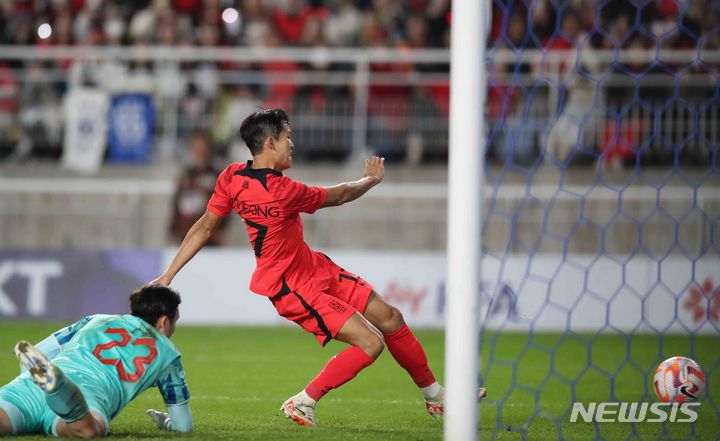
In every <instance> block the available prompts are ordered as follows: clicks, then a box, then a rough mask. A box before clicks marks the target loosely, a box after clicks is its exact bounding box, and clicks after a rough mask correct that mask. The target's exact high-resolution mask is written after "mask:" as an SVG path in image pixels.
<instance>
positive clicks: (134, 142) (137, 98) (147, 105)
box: [108, 94, 155, 162]
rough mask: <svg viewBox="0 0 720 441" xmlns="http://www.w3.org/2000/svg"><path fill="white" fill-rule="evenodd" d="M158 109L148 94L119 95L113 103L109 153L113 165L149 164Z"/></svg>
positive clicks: (114, 98) (111, 105) (109, 128)
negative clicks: (129, 163) (119, 163)
mask: <svg viewBox="0 0 720 441" xmlns="http://www.w3.org/2000/svg"><path fill="white" fill-rule="evenodd" d="M154 122H155V109H154V107H153V103H152V98H151V97H150V95H145V94H123V95H116V96H115V97H113V99H112V103H111V104H110V122H109V124H108V126H109V127H108V130H109V133H108V150H109V155H110V156H109V159H110V161H111V162H146V161H147V160H148V158H149V156H150V148H151V146H152V141H153V128H154Z"/></svg>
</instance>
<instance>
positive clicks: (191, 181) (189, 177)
mask: <svg viewBox="0 0 720 441" xmlns="http://www.w3.org/2000/svg"><path fill="white" fill-rule="evenodd" d="M189 150H190V156H191V160H192V163H191V165H190V166H188V167H186V168H185V169H184V170H183V172H182V175H181V176H180V179H179V181H178V185H177V189H176V191H175V197H174V198H173V214H172V223H171V225H170V234H171V236H172V238H173V240H174V241H175V242H178V243H179V242H181V241H182V239H183V238H184V237H185V234H187V232H188V231H189V230H190V227H192V226H193V224H195V222H197V220H198V219H200V216H202V215H203V213H204V212H205V209H206V206H207V201H208V200H209V199H210V196H211V195H212V193H213V190H214V189H215V181H216V180H217V177H218V175H219V174H220V170H219V169H217V168H215V167H214V166H213V163H212V161H213V158H212V144H211V142H210V137H209V136H208V135H207V134H206V133H204V132H196V133H193V134H192V135H191V136H190V140H189ZM225 225H226V223H225V222H223V224H222V226H221V227H220V230H219V231H218V232H217V233H215V235H213V237H212V238H210V241H209V242H208V245H210V246H219V245H222V244H223V243H224V241H225V237H224V234H223V230H224V229H225Z"/></svg>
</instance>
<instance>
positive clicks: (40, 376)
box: [13, 340, 57, 392]
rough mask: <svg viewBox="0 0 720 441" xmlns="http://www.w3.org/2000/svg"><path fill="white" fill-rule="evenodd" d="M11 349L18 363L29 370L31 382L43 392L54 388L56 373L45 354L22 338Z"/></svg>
mask: <svg viewBox="0 0 720 441" xmlns="http://www.w3.org/2000/svg"><path fill="white" fill-rule="evenodd" d="M13 351H14V352H15V356H16V357H17V358H18V360H20V363H22V365H23V366H25V368H27V370H28V372H30V376H31V377H32V381H33V383H35V384H36V385H38V387H40V389H42V390H44V391H45V392H52V391H53V390H54V389H55V386H57V374H56V373H55V368H54V367H53V365H52V364H50V360H48V359H47V357H45V354H43V353H42V352H40V351H38V349H37V348H36V347H35V346H33V345H32V344H30V343H28V342H26V341H24V340H23V341H19V342H17V344H16V345H15V348H14V349H13Z"/></svg>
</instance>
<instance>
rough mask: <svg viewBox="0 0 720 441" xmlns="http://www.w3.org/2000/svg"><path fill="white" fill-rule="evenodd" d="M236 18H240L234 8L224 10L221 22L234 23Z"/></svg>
mask: <svg viewBox="0 0 720 441" xmlns="http://www.w3.org/2000/svg"><path fill="white" fill-rule="evenodd" d="M238 18H240V14H239V13H238V10H237V9H235V8H225V10H224V11H223V12H222V20H223V21H224V22H225V23H235V22H236V21H238Z"/></svg>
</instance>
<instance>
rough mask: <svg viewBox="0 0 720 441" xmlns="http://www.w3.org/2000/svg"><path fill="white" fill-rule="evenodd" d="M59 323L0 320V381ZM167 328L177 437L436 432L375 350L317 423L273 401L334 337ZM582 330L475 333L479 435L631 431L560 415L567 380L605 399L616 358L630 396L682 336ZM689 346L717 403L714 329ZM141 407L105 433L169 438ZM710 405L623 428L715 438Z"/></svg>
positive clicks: (154, 400) (311, 367)
mask: <svg viewBox="0 0 720 441" xmlns="http://www.w3.org/2000/svg"><path fill="white" fill-rule="evenodd" d="M61 325H62V324H59V323H18V322H0V383H1V384H5V383H7V382H8V381H9V380H11V379H12V378H14V377H15V375H16V374H17V372H18V371H17V370H18V365H17V362H16V360H15V358H14V357H13V356H12V353H11V352H12V351H11V349H12V345H13V344H14V343H15V342H16V341H17V340H19V339H28V340H31V341H38V340H40V339H42V338H44V337H45V336H47V335H48V334H49V333H50V332H52V331H54V330H56V329H57V328H58V327H60V326H61ZM416 334H417V336H418V338H419V339H420V340H421V342H422V343H423V344H424V346H425V349H426V351H427V353H428V357H429V359H430V363H431V366H432V367H433V368H434V370H435V372H436V374H437V375H438V376H439V377H440V378H442V375H443V345H444V341H443V334H442V332H439V331H427V330H417V331H416ZM173 339H174V340H175V342H176V343H177V345H178V347H179V348H180V350H181V352H182V353H183V354H184V355H183V359H184V364H185V368H186V371H187V376H188V383H189V387H190V390H191V393H192V395H193V398H192V400H191V403H192V410H193V416H194V420H195V431H194V433H192V434H190V435H185V436H181V438H182V439H203V440H224V439H227V440H234V439H237V440H314V441H318V440H441V439H442V425H441V423H439V422H437V421H435V420H433V419H432V418H430V417H429V416H428V415H427V413H426V412H425V408H424V405H423V401H422V400H421V396H420V394H419V393H418V391H417V389H416V388H415V386H414V384H413V383H412V382H411V380H410V379H409V377H408V376H407V374H405V372H404V371H403V370H402V369H401V368H400V367H398V366H397V365H396V364H395V363H394V361H393V360H392V358H391V356H390V355H389V353H387V352H385V353H384V354H382V355H381V356H380V359H379V360H378V362H377V363H375V364H374V365H372V366H370V367H369V368H368V369H366V370H365V371H363V372H361V373H360V375H359V376H358V377H357V378H356V379H355V380H353V381H351V382H350V383H348V384H346V385H345V386H343V387H342V388H340V389H338V390H336V391H333V392H331V393H330V394H329V395H328V396H327V397H326V398H325V399H323V401H322V402H320V404H319V405H318V407H317V410H316V416H317V419H318V424H319V425H318V427H315V428H306V427H300V426H296V425H295V424H294V423H291V422H290V421H288V420H285V419H284V418H280V417H278V416H277V410H278V408H279V406H280V404H281V403H282V401H283V400H284V399H285V398H287V397H288V396H290V395H292V394H294V393H296V392H297V391H298V390H300V389H301V388H302V387H303V386H305V384H306V383H307V381H308V380H310V379H311V378H312V377H313V376H314V375H316V374H317V372H318V371H319V370H320V368H321V367H322V366H323V365H324V364H325V362H326V361H327V360H328V359H329V358H330V357H331V356H332V355H333V354H335V353H336V352H338V351H339V350H340V349H341V348H342V347H343V346H342V345H341V344H338V343H335V342H333V343H331V344H330V345H329V346H328V347H327V348H325V349H322V348H320V346H319V345H317V343H316V342H315V339H314V338H312V337H310V336H308V335H306V334H305V333H304V332H303V331H302V330H300V329H299V328H244V327H194V326H185V327H184V326H182V323H181V325H180V326H179V328H178V331H177V333H176V335H175V337H174V338H173ZM493 340H494V342H493ZM589 341H590V337H586V336H573V337H569V336H561V335H534V336H533V337H532V338H530V339H528V337H527V335H522V334H502V335H497V336H495V338H493V336H492V335H486V336H485V338H484V343H485V345H484V349H483V361H485V362H486V364H487V360H489V359H492V360H493V363H492V364H491V365H489V366H490V368H489V370H484V374H485V382H486V386H487V387H488V389H489V393H490V396H489V399H488V400H487V401H485V402H483V404H482V405H481V417H480V437H481V439H500V440H519V439H529V440H545V439H547V440H554V439H558V438H559V436H560V435H559V434H560V433H561V434H562V436H563V437H564V438H565V439H568V440H576V439H577V440H588V439H600V438H604V439H608V440H618V439H627V438H629V437H630V438H632V439H638V437H632V436H630V435H631V434H632V433H633V429H632V428H631V426H630V425H629V424H627V423H626V424H609V423H603V424H600V425H595V424H592V423H574V424H573V423H570V422H569V421H568V419H569V414H567V413H566V412H567V411H568V407H569V403H570V396H571V391H572V388H571V385H570V383H572V382H573V381H574V382H575V393H576V397H577V399H578V400H579V401H610V400H611V397H610V395H609V391H610V379H609V378H610V377H609V374H608V372H613V371H616V370H617V372H616V379H615V386H616V391H617V395H616V397H615V399H614V400H613V401H621V400H627V401H639V400H642V399H643V393H644V392H645V391H646V390H647V389H645V387H646V385H647V386H649V384H650V379H649V378H646V375H644V374H642V373H640V371H642V370H650V369H652V366H653V365H655V364H656V359H657V358H658V357H659V355H658V353H659V350H660V348H662V355H663V356H671V355H678V354H687V353H689V347H690V346H689V345H690V339H689V338H688V337H675V336H665V337H662V338H660V337H657V336H635V337H633V338H632V339H631V340H630V341H629V342H628V341H627V340H626V339H625V338H624V337H612V336H605V337H600V338H598V339H596V340H594V341H593V343H592V345H589V344H588V343H589ZM491 342H493V344H490V343H491ZM588 348H590V349H588ZM694 348H695V354H696V355H695V358H696V360H697V361H698V362H700V363H701V364H702V365H703V366H704V367H705V370H706V373H709V377H710V378H709V385H710V390H709V394H710V396H711V397H712V400H713V402H714V403H717V401H718V398H720V387H719V386H720V369H718V365H719V364H720V350H719V349H718V348H720V337H697V338H696V339H695V341H694ZM491 350H492V353H491V352H490V351H491ZM551 353H554V354H555V355H554V356H552V355H551ZM627 360H631V361H627ZM513 366H514V367H513ZM551 366H554V367H552V368H551ZM588 366H591V367H590V368H588ZM618 366H624V367H622V368H620V369H618ZM485 369H487V366H485ZM513 379H514V381H513ZM513 385H515V387H513ZM651 398H653V397H646V398H645V399H651ZM536 403H537V406H536ZM715 405H717V404H715ZM151 407H153V408H156V409H164V407H163V404H162V401H161V399H160V395H159V394H158V393H157V391H156V390H152V389H151V390H148V391H147V392H145V393H144V394H143V395H141V396H140V397H138V398H137V399H136V400H135V401H133V402H132V403H131V404H130V405H129V406H128V407H127V408H126V409H125V410H124V411H123V412H122V413H121V415H120V416H119V417H118V418H117V419H115V420H114V421H113V422H112V424H111V428H110V432H111V437H113V438H124V439H147V440H151V439H169V438H175V437H174V436H173V435H171V434H167V433H162V432H160V431H159V430H157V429H156V428H155V426H154V425H153V424H152V422H151V421H150V419H148V418H147V417H146V416H145V415H144V413H143V412H144V411H145V409H148V408H151ZM498 409H501V415H498ZM716 409H717V408H715V407H713V404H711V403H710V402H709V401H708V400H706V401H705V402H704V403H703V405H702V406H701V408H700V412H699V413H700V415H699V418H698V422H697V423H695V424H692V425H691V424H680V423H676V424H668V425H666V426H665V425H663V424H658V423H644V424H638V425H637V426H636V428H635V432H636V433H638V434H639V435H640V436H639V439H687V438H690V439H699V440H710V439H718V437H719V436H720V416H719V415H718V414H717V410H716ZM23 439H26V440H32V439H36V437H23ZM37 439H42V438H40V437H37Z"/></svg>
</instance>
